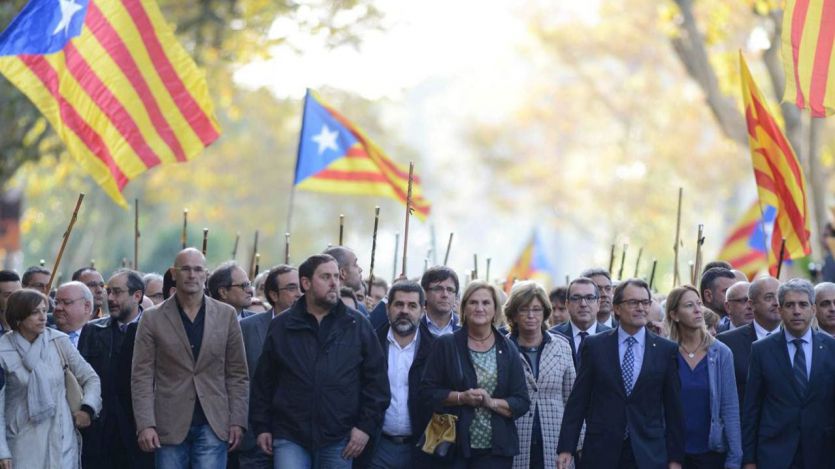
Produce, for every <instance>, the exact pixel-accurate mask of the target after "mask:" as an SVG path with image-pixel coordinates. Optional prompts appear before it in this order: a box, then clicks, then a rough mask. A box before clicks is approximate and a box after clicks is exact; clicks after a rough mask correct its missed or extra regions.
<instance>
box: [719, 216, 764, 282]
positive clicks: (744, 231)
mask: <svg viewBox="0 0 835 469" xmlns="http://www.w3.org/2000/svg"><path fill="white" fill-rule="evenodd" d="M776 213H777V211H776V210H775V209H774V207H770V206H769V207H766V208H765V210H764V211H762V212H761V211H760V204H759V201H757V200H755V201H754V203H753V204H752V205H751V208H749V209H748V210H747V211H746V212H745V214H744V215H743V216H742V218H741V219H740V220H739V223H737V224H736V226H734V227H733V229H732V230H731V232H730V234H729V235H728V237H727V238H726V239H725V242H724V243H723V244H722V249H721V250H720V251H719V255H718V256H717V257H718V258H719V259H722V260H724V261H728V262H730V264H731V265H732V266H733V267H734V269H737V270H740V271H742V272H743V273H745V275H747V276H748V278H754V277H755V276H756V275H757V273H759V272H760V271H762V270H765V269H766V267H768V254H767V253H768V249H767V248H768V246H770V243H769V237H768V234H769V233H768V231H770V230H769V227H771V226H773V224H774V215H775V214H776Z"/></svg>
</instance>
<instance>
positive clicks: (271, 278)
mask: <svg viewBox="0 0 835 469" xmlns="http://www.w3.org/2000/svg"><path fill="white" fill-rule="evenodd" d="M294 270H296V268H295V267H293V266H292V265H287V264H279V265H277V266H275V267H273V268H272V269H270V271H269V272H268V273H267V278H266V279H265V280H264V296H265V297H267V302H268V303H270V304H271V305H272V306H275V305H273V300H271V299H270V292H275V294H278V288H279V287H278V276H279V275H284V274H286V273H288V272H292V271H294Z"/></svg>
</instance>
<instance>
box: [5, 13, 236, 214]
mask: <svg viewBox="0 0 835 469" xmlns="http://www.w3.org/2000/svg"><path fill="white" fill-rule="evenodd" d="M0 73H2V74H3V75H5V76H6V78H8V79H9V81H11V82H12V83H13V84H14V85H15V86H17V87H18V88H19V89H20V90H21V91H22V92H23V93H24V94H25V95H26V96H28V97H29V99H30V100H31V101H32V102H33V103H34V104H35V106H36V107H37V108H38V110H40V111H41V112H42V113H43V115H44V116H45V117H46V118H47V120H48V121H49V122H50V124H52V127H53V128H54V129H55V132H56V133H57V134H58V136H59V137H60V138H61V140H62V141H63V142H64V144H65V145H66V147H67V150H68V151H69V153H70V154H71V155H72V156H73V157H74V158H75V159H76V160H78V162H79V163H80V164H81V166H82V167H83V168H84V169H86V170H87V171H88V172H89V173H90V174H91V175H92V177H93V179H94V180H95V181H96V182H97V183H98V184H99V185H101V187H102V188H103V189H104V191H105V192H106V193H107V194H108V195H110V197H112V198H113V200H115V201H116V202H117V203H119V204H120V205H122V206H124V207H127V203H125V200H124V197H122V193H121V191H122V189H123V188H124V187H125V185H126V184H127V183H128V182H129V181H131V180H132V179H134V178H136V177H137V176H139V175H140V174H141V173H142V172H144V171H145V170H147V169H149V168H152V167H154V166H156V165H159V164H162V163H169V162H179V161H186V160H189V159H191V158H192V157H194V156H196V155H197V154H198V153H200V151H201V150H203V148H205V147H206V146H208V145H209V144H210V143H212V142H213V141H214V140H215V139H217V137H218V136H219V134H220V127H219V126H218V123H217V121H216V120H215V118H214V113H213V109H212V103H211V100H210V98H209V91H208V88H207V86H206V80H205V76H204V74H203V73H202V72H201V71H200V70H199V69H198V68H197V66H196V65H195V63H194V61H192V59H191V57H189V56H188V54H187V53H186V51H185V50H184V49H183V48H182V46H180V44H179V43H178V42H177V39H176V38H175V37H174V33H173V32H172V31H171V28H170V27H169V26H168V25H167V24H166V22H165V19H164V18H163V17H162V13H161V12H160V10H159V7H158V6H157V4H156V3H155V2H154V1H153V0H122V1H118V0H30V1H29V3H27V4H26V6H25V7H24V8H23V10H22V11H21V12H20V13H19V14H18V15H17V17H16V18H15V19H14V20H13V21H12V23H11V25H9V27H8V28H7V29H6V31H4V32H3V34H2V35H0Z"/></svg>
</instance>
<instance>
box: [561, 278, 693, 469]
mask: <svg viewBox="0 0 835 469" xmlns="http://www.w3.org/2000/svg"><path fill="white" fill-rule="evenodd" d="M612 302H613V304H614V310H615V314H616V315H617V316H618V320H619V325H618V327H617V328H616V329H613V330H609V331H606V332H602V333H600V334H597V335H595V336H593V337H589V338H587V339H586V340H585V343H584V344H583V350H582V355H581V360H580V361H581V363H582V366H581V367H580V370H579V372H578V375H577V380H576V381H575V382H574V389H573V390H572V391H571V395H570V396H569V398H568V403H567V404H566V406H565V413H564V415H563V420H562V429H561V431H560V437H559V443H558V445H557V452H558V453H559V467H560V468H565V469H567V468H568V467H569V466H570V464H571V462H572V460H573V457H574V454H575V453H576V451H577V443H578V440H579V439H580V428H581V427H582V425H583V422H585V423H586V437H585V440H584V441H583V452H582V456H581V457H579V458H578V461H577V467H578V468H579V469H585V468H589V469H592V468H594V469H597V468H600V469H609V468H620V469H626V468H638V467H640V468H641V469H667V468H670V469H672V468H680V467H681V461H682V460H683V459H684V424H683V420H682V410H681V402H680V399H679V388H680V384H679V378H678V367H677V360H676V354H677V353H678V346H677V345H676V344H675V343H674V342H670V341H669V340H666V339H663V338H661V337H659V336H657V335H655V334H653V333H651V332H649V331H648V330H647V329H646V324H647V311H648V310H649V306H650V304H651V302H652V300H651V296H650V291H649V286H648V285H647V284H646V282H644V281H643V280H638V279H629V280H624V281H623V282H621V283H620V284H619V285H618V286H617V288H615V291H614V295H613V301H612Z"/></svg>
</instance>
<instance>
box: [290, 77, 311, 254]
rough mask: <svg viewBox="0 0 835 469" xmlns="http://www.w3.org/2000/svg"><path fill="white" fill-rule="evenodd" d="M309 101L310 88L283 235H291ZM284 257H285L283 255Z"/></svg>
mask: <svg viewBox="0 0 835 469" xmlns="http://www.w3.org/2000/svg"><path fill="white" fill-rule="evenodd" d="M309 99H310V88H308V89H307V90H306V91H305V93H304V101H302V126H301V129H300V130H299V144H298V146H297V147H296V168H295V169H294V170H293V182H292V184H290V196H289V197H288V198H287V225H286V226H287V228H286V229H285V230H284V232H285V233H292V232H293V230H292V227H293V225H292V223H293V202H294V201H295V198H296V183H297V182H298V177H299V174H298V172H299V159H300V158H301V156H302V143H304V141H303V140H302V139H303V138H304V130H305V123H306V121H307V119H306V117H307V101H308V100H309ZM285 257H287V255H286V254H285Z"/></svg>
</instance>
